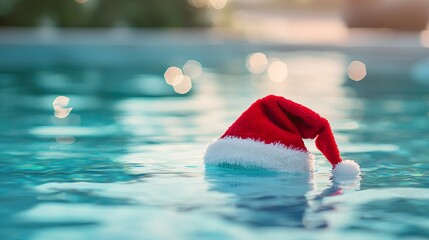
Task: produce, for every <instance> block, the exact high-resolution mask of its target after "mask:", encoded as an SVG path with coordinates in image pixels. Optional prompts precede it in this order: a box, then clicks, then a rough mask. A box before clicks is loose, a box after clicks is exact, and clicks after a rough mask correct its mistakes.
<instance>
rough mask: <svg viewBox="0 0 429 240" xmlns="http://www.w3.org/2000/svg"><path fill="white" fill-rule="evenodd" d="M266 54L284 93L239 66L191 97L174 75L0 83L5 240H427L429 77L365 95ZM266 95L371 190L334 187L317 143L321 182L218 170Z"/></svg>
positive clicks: (32, 77) (222, 69) (206, 79)
mask: <svg viewBox="0 0 429 240" xmlns="http://www.w3.org/2000/svg"><path fill="white" fill-rule="evenodd" d="M267 54H268V55H270V56H274V57H277V58H279V59H281V60H283V61H284V62H286V64H287V66H288V71H289V74H288V78H287V79H286V80H285V81H284V82H281V83H275V82H272V81H270V80H269V79H267V76H266V75H265V74H261V75H252V74H250V73H248V72H247V71H246V69H245V67H244V66H245V65H244V62H245V60H244V59H242V58H239V57H237V58H236V59H235V58H231V59H228V61H226V62H225V63H224V64H218V65H216V66H214V65H212V66H210V65H207V66H205V64H204V59H198V60H199V61H201V63H202V64H203V66H204V71H203V74H202V75H201V76H200V77H199V78H197V79H194V80H193V88H192V90H191V92H190V94H188V95H185V96H179V95H177V94H175V93H174V91H172V90H171V89H170V87H169V86H167V85H166V84H165V83H164V82H163V79H162V74H163V71H164V70H165V69H166V67H167V66H155V67H154V66H147V64H146V63H142V66H140V67H138V68H125V67H120V68H116V69H115V68H113V69H112V68H91V67H76V66H73V67H70V66H67V65H66V66H49V67H34V68H25V69H23V68H22V67H19V66H18V67H15V68H14V67H10V66H9V67H7V68H6V67H4V68H2V69H0V120H1V124H0V153H1V154H0V166H1V167H0V172H1V173H0V216H1V217H2V220H1V221H0V239H35V240H36V239H37V240H39V239H43V240H49V239H63V240H66V239H261V238H267V239H285V238H287V239H314V238H316V237H317V238H318V239H428V238H429V214H428V213H429V178H428V171H429V161H428V157H427V156H428V155H429V148H428V147H429V145H428V138H429V119H428V117H429V115H428V114H429V90H428V89H429V87H428V85H427V82H425V81H424V80H423V81H422V80H421V79H424V77H420V78H419V79H420V80H419V81H414V79H413V78H412V77H411V75H410V74H408V73H407V72H406V71H402V72H401V71H399V72H400V73H398V71H397V69H398V68H397V66H396V65H395V63H394V62H393V63H391V65H389V64H387V67H388V68H387V69H386V64H385V65H383V66H384V67H383V68H379V67H378V65H377V64H378V60H379V59H377V61H374V62H368V63H367V71H368V75H367V76H366V78H364V79H363V80H362V81H359V82H354V81H351V80H350V79H348V77H347V76H346V75H345V70H346V69H347V66H348V63H349V62H350V61H351V60H354V59H353V57H350V56H346V55H343V54H341V53H329V52H327V53H320V52H294V53H290V52H268V53H267ZM177 64H183V63H177ZM149 65H150V64H149ZM391 72H394V73H391ZM267 94H277V95H282V96H285V97H287V98H290V99H292V100H295V101H297V102H300V103H302V104H304V105H307V106H309V107H310V108H312V109H314V110H315V111H317V112H319V113H320V114H321V115H323V116H325V117H326V118H328V119H329V120H330V122H331V125H332V128H333V129H334V132H335V136H336V138H337V141H338V144H339V146H340V150H341V152H342V155H343V156H344V157H345V158H348V159H354V160H355V161H357V162H358V163H359V164H360V166H361V168H362V173H363V176H362V179H361V180H359V181H354V182H335V181H333V180H332V179H331V173H330V166H329V164H328V162H327V161H326V159H324V158H323V156H322V155H321V154H320V153H319V152H318V151H317V150H316V148H315V147H314V144H313V142H311V141H309V142H307V143H308V144H307V145H308V147H309V149H310V150H311V151H312V152H313V153H314V154H315V155H316V166H317V172H316V174H314V175H312V176H307V175H305V176H301V175H291V174H287V173H276V172H263V171H253V170H252V171H245V170H240V169H222V168H216V167H211V168H205V167H204V165H203V161H202V155H203V154H204V151H205V147H206V145H207V144H208V143H209V142H210V141H212V140H213V139H214V138H216V137H218V136H220V135H221V134H222V133H223V132H224V131H225V130H226V128H227V127H228V126H229V125H230V124H231V123H232V122H233V121H234V119H236V118H237V117H238V116H239V114H240V113H241V112H242V111H243V110H245V109H246V108H247V107H248V106H249V105H250V104H251V103H252V102H253V101H254V100H256V99H257V98H260V97H263V96H265V95H267ZM59 95H65V96H67V97H69V98H70V103H69V106H70V107H73V110H72V111H71V114H70V115H69V116H68V117H67V118H64V119H58V118H55V117H54V115H53V109H52V101H53V100H54V99H55V97H57V96H59Z"/></svg>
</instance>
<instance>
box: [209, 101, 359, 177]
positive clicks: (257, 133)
mask: <svg viewBox="0 0 429 240" xmlns="http://www.w3.org/2000/svg"><path fill="white" fill-rule="evenodd" d="M314 138H315V139H316V146H317V148H318V149H319V150H320V151H321V152H322V153H323V155H324V156H325V157H326V159H327V160H328V161H329V163H330V164H331V165H332V168H333V175H334V177H335V176H350V177H356V176H359V174H360V169H359V165H358V164H357V163H356V162H354V161H352V160H345V161H343V160H342V159H341V157H340V152H339V150H338V146H337V144H336V142H335V138H334V135H333V134H332V130H331V127H330V125H329V122H328V121H327V120H326V119H325V118H323V117H321V116H320V115H319V114H317V113H315V112H314V111H312V110H310V109H309V108H306V107H304V106H302V105H300V104H298V103H295V102H292V101H290V100H287V99H285V98H283V97H279V96H274V95H269V96H267V97H264V98H262V99H259V100H257V101H256V102H255V103H253V104H252V105H251V106H250V108H249V109H247V110H246V111H245V112H244V113H243V114H242V115H241V116H240V117H239V118H238V119H237V120H236V121H235V122H234V123H233V124H232V126H231V127H229V128H228V130H227V131H226V132H225V133H224V134H223V135H222V137H221V138H220V139H217V140H215V141H214V142H213V143H211V144H210V145H209V146H208V148H207V151H206V154H205V156H204V160H205V163H206V164H214V165H240V166H243V167H248V168H264V169H269V170H276V171H286V172H312V171H314V156H313V155H312V154H311V153H310V152H309V151H308V150H307V148H306V147H305V145H304V141H303V139H314Z"/></svg>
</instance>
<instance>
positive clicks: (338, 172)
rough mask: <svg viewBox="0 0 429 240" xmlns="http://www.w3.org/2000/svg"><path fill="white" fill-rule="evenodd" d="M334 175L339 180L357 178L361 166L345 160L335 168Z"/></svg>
mask: <svg viewBox="0 0 429 240" xmlns="http://www.w3.org/2000/svg"><path fill="white" fill-rule="evenodd" d="M332 175H333V177H334V178H337V179H350V178H357V177H359V175H360V167H359V164H357V163H356V162H355V161H353V160H344V161H342V162H340V163H338V164H337V165H336V166H335V168H334V169H333V170H332Z"/></svg>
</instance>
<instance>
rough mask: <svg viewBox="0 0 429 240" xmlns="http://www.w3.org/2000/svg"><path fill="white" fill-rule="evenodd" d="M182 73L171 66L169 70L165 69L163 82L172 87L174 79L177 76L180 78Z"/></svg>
mask: <svg viewBox="0 0 429 240" xmlns="http://www.w3.org/2000/svg"><path fill="white" fill-rule="evenodd" d="M182 75H183V72H182V70H181V69H180V68H178V67H175V66H171V67H169V68H167V70H166V71H165V73H164V79H165V82H167V83H168V84H170V85H173V82H174V79H176V77H178V76H182Z"/></svg>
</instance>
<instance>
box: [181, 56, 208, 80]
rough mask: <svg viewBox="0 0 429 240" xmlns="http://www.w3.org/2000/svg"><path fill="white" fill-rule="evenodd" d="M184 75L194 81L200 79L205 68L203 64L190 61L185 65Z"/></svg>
mask: <svg viewBox="0 0 429 240" xmlns="http://www.w3.org/2000/svg"><path fill="white" fill-rule="evenodd" d="M183 73H184V74H185V75H186V76H189V77H190V78H192V79H195V78H199V77H200V76H201V74H202V73H203V68H202V67H201V63H199V62H198V61H196V60H188V61H186V63H185V65H183Z"/></svg>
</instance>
